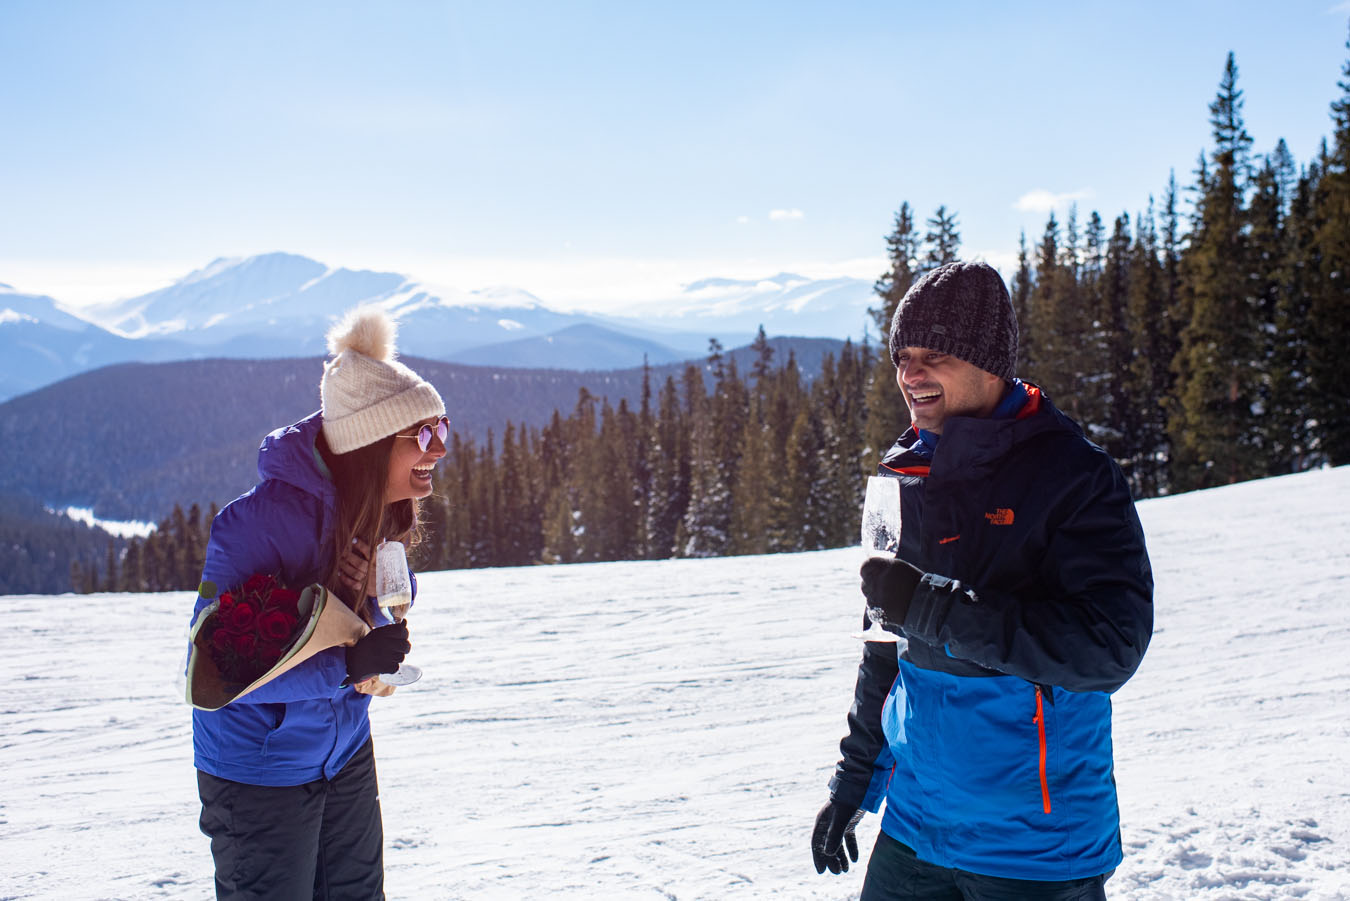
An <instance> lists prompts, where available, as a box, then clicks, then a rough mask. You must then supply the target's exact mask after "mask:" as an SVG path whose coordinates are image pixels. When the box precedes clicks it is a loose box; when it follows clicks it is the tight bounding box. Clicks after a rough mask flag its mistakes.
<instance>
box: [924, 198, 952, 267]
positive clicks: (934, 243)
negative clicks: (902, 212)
mask: <svg viewBox="0 0 1350 901" xmlns="http://www.w3.org/2000/svg"><path fill="white" fill-rule="evenodd" d="M927 225H928V231H927V233H925V234H924V236H923V240H924V243H925V244H927V245H928V251H927V252H926V253H925V254H924V266H923V269H924V271H925V272H926V271H928V270H929V269H936V268H937V267H939V266H943V265H945V264H947V263H954V262H956V260H957V254H958V253H959V252H960V249H961V233H960V231H959V229H958V228H957V223H956V211H955V210H953V211H952V212H951V213H948V212H947V207H946V206H945V205H944V206H940V207H938V208H937V211H936V212H935V213H933V218H931V219H929V220H928V223H927Z"/></svg>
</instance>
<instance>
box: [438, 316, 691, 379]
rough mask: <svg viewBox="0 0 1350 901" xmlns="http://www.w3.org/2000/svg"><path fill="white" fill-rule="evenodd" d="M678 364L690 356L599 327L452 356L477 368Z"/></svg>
mask: <svg viewBox="0 0 1350 901" xmlns="http://www.w3.org/2000/svg"><path fill="white" fill-rule="evenodd" d="M644 356H645V357H646V358H647V361H648V363H650V364H651V365H653V366H655V365H659V364H662V363H674V362H678V361H680V360H683V359H685V358H686V356H687V355H686V354H681V353H680V352H679V351H677V350H675V349H674V348H672V347H668V346H667V345H665V344H661V343H659V342H657V341H651V340H644V339H640V338H635V337H633V336H631V335H625V334H622V333H620V332H616V331H612V330H610V329H607V328H603V327H601V326H598V325H588V324H582V325H573V326H570V327H568V328H565V329H562V330H561V331H557V332H554V333H553V334H551V335H537V336H534V337H530V338H520V339H518V340H516V341H503V342H501V343H500V344H486V345H482V346H480V347H473V348H470V349H469V350H464V351H460V352H459V353H457V354H454V355H452V356H451V360H453V361H454V362H456V363H467V364H469V365H474V366H511V367H520V368H523V369H619V368H623V367H630V366H640V365H642V358H643V357H644Z"/></svg>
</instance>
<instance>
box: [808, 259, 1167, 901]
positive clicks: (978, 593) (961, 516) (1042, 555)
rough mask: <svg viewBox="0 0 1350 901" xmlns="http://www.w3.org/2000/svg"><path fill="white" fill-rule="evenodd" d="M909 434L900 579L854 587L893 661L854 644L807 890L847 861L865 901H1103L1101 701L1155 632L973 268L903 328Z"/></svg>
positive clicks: (890, 466)
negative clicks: (868, 826) (854, 672)
mask: <svg viewBox="0 0 1350 901" xmlns="http://www.w3.org/2000/svg"><path fill="white" fill-rule="evenodd" d="M890 351H891V358H892V360H893V361H894V362H895V365H896V380H897V382H898V383H899V386H900V393H901V395H902V396H903V397H904V400H905V403H906V405H907V406H908V407H909V413H910V419H911V421H912V427H911V428H910V429H909V430H908V431H906V432H905V434H904V435H903V436H901V438H900V439H899V441H897V442H896V444H895V446H894V447H892V448H891V450H890V451H889V452H888V453H887V454H886V455H885V457H884V458H883V460H882V463H881V465H880V467H879V470H878V471H879V474H881V475H886V476H891V477H893V478H896V479H898V480H899V481H900V489H901V490H900V494H901V510H902V516H901V521H902V523H903V530H902V533H901V540H900V552H899V557H898V559H896V560H885V559H873V560H869V561H867V563H866V564H864V566H863V569H862V582H863V593H864V595H866V597H867V605H868V607H869V608H870V609H871V610H872V611H873V612H874V615H877V616H878V617H879V618H880V619H881V620H882V622H881V625H882V626H883V627H884V628H885V629H887V630H889V631H891V632H893V633H895V634H896V635H897V637H898V641H897V643H895V644H889V643H883V642H868V643H867V644H866V645H864V651H863V659H862V664H861V666H860V667H859V670H858V681H857V687H856V689H855V698H854V704H853V707H852V709H851V710H850V712H849V716H848V728H849V731H848V735H847V736H845V738H844V739H843V741H842V742H840V750H841V751H842V753H843V759H842V760H841V761H840V762H839V764H838V766H837V767H836V770H835V774H834V777H833V778H832V779H831V780H830V800H829V803H827V804H826V805H825V807H824V808H822V809H821V811H820V813H819V814H818V815H817V817H816V823H815V828H814V830H813V832H812V842H811V845H812V853H813V856H814V859H815V865H816V869H817V871H818V872H822V873H823V872H824V871H825V870H826V869H829V870H830V872H832V873H838V872H841V871H843V870H847V869H848V862H849V859H850V858H851V859H852V860H855V861H856V860H857V859H858V846H857V838H856V837H855V834H854V828H855V827H856V825H857V823H858V821H859V820H860V819H861V818H862V813H863V811H864V810H870V811H876V810H877V809H878V808H879V807H880V805H881V801H882V800H883V798H884V799H885V801H886V810H885V814H884V815H883V817H882V821H881V833H880V835H879V836H878V838H877V843H876V846H875V848H874V849H873V851H872V856H871V858H870V860H869V861H868V867H867V876H866V878H865V880H864V883H863V890H862V899H863V901H886V899H901V898H904V899H944V901H945V899H951V901H992V899H999V901H1007V899H1022V898H1026V899H1042V901H1079V899H1102V898H1105V897H1106V895H1105V892H1104V889H1103V885H1104V883H1105V882H1106V880H1107V878H1108V877H1109V876H1110V875H1111V872H1112V871H1113V870H1114V869H1115V867H1116V866H1117V865H1118V864H1119V863H1120V860H1121V846H1120V814H1119V808H1118V806H1117V802H1116V790H1115V779H1114V775H1113V762H1112V752H1111V699H1110V694H1111V692H1113V691H1115V690H1116V689H1117V688H1119V687H1120V686H1121V685H1123V684H1124V683H1125V681H1126V680H1127V679H1129V678H1130V676H1131V675H1132V674H1133V673H1134V671H1135V669H1136V668H1137V667H1138V665H1139V662H1140V660H1141V659H1142V658H1143V656H1144V651H1145V650H1146V648H1147V647H1148V642H1149V638H1150V636H1151V634H1152V629H1153V601H1152V596H1153V578H1152V573H1151V570H1150V567H1149V561H1148V552H1147V550H1146V549H1145V547H1144V535H1143V531H1142V529H1141V528H1140V525H1139V519H1138V517H1137V516H1136V514H1135V510H1134V504H1133V502H1132V501H1131V499H1130V492H1129V489H1128V487H1127V485H1126V483H1125V479H1124V477H1123V476H1122V475H1121V472H1120V469H1119V467H1117V465H1116V463H1115V461H1114V460H1112V459H1111V457H1110V456H1109V455H1108V454H1106V453H1105V452H1104V451H1102V450H1101V448H1099V447H1097V446H1096V445H1094V444H1092V443H1091V442H1089V441H1088V440H1087V439H1086V438H1085V437H1084V435H1083V432H1082V430H1081V429H1080V428H1079V427H1078V425H1077V424H1075V423H1074V422H1073V421H1072V420H1070V419H1069V418H1068V417H1067V416H1065V415H1064V414H1063V413H1061V412H1060V411H1059V410H1058V409H1056V408H1055V406H1054V405H1053V404H1052V403H1051V402H1050V400H1049V398H1048V397H1047V396H1046V395H1045V394H1044V393H1043V392H1042V391H1041V390H1040V389H1039V388H1037V387H1036V386H1035V385H1032V384H1029V383H1026V382H1023V381H1021V380H1020V379H1017V378H1014V375H1013V371H1014V365H1015V361H1016V358H1017V320H1016V316H1015V314H1014V312H1013V308H1012V303H1011V300H1010V298H1009V296H1008V290H1007V287H1006V286H1005V285H1004V283H1003V279H1002V277H1001V276H1000V275H999V274H998V272H996V271H995V270H994V269H992V268H991V267H989V266H987V265H985V264H983V263H949V264H947V265H944V266H941V267H939V268H937V269H934V270H932V271H930V272H928V273H926V274H925V275H924V276H923V277H922V278H920V279H919V280H918V281H917V282H915V284H914V286H913V287H912V288H911V289H910V290H909V291H908V293H906V295H905V297H904V298H903V299H902V300H901V302H900V304H899V306H898V307H897V309H896V312H895V318H894V320H893V321H892V323H891V334H890Z"/></svg>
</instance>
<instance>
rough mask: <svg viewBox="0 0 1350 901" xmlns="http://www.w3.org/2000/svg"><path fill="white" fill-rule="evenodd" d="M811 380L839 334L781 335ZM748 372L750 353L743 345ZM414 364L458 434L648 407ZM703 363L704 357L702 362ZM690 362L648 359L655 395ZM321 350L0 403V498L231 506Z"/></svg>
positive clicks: (630, 372) (305, 385)
mask: <svg viewBox="0 0 1350 901" xmlns="http://www.w3.org/2000/svg"><path fill="white" fill-rule="evenodd" d="M770 343H771V344H772V345H773V346H774V347H775V352H776V356H775V359H774V362H775V364H778V363H781V362H782V361H783V360H784V359H785V358H786V356H787V353H788V351H789V350H791V351H792V352H793V353H794V354H795V355H796V359H797V362H798V366H799V368H800V369H801V370H802V372H803V375H804V376H805V377H806V378H808V379H810V378H814V377H815V376H816V375H817V374H818V373H819V372H820V367H821V363H822V361H823V360H824V358H825V355H826V354H831V353H834V354H837V353H838V351H839V349H840V348H841V347H842V346H843V342H841V341H836V340H833V339H829V338H775V339H771V342H770ZM732 356H734V357H735V358H736V360H737V366H738V367H740V368H741V369H742V370H745V369H748V367H749V366H750V363H751V353H750V351H749V349H748V348H741V349H738V350H736V351H735V352H733V354H732ZM403 359H404V361H405V362H406V363H407V364H408V365H410V366H412V367H413V368H414V369H415V370H417V371H418V372H419V373H421V374H422V375H423V376H424V377H425V378H427V379H428V380H429V381H431V382H432V384H434V385H435V386H436V387H437V389H438V390H439V391H440V392H441V394H442V396H443V397H444V398H445V401H446V406H447V408H448V410H449V414H450V418H451V420H452V422H453V425H454V428H455V430H456V431H458V432H459V433H461V434H463V435H468V436H472V437H474V438H475V439H477V440H482V439H483V438H484V437H485V436H486V435H487V432H488V430H489V429H492V430H494V431H495V432H496V433H497V434H498V435H500V434H501V431H502V428H503V427H504V425H505V424H506V422H507V421H508V420H509V421H511V422H514V423H517V424H518V423H520V422H525V423H527V424H529V425H534V426H542V425H544V424H545V423H547V421H548V419H549V417H550V416H551V415H552V413H553V411H554V410H555V409H559V410H562V411H564V412H566V411H570V410H571V409H572V408H573V407H574V406H575V405H576V400H577V393H578V391H579V390H580V389H581V388H583V387H585V388H586V389H587V390H589V391H590V392H591V393H592V394H595V395H597V396H601V397H607V398H608V399H609V400H610V402H611V403H613V404H615V405H617V404H618V402H619V400H620V399H627V400H628V401H629V403H630V404H637V403H638V402H639V399H640V396H641V390H642V368H641V367H640V366H639V367H632V368H628V369H620V370H613V371H589V372H578V371H568V370H557V369H501V368H488V367H482V366H465V365H460V364H455V363H442V362H438V361H435V360H426V359H421V358H417V357H404V358H403ZM701 362H702V361H700V364H701ZM684 365H685V364H684V363H668V364H665V365H662V366H653V367H652V382H653V384H652V390H653V392H654V393H656V392H658V391H659V389H660V386H661V384H662V383H663V382H664V381H665V379H666V377H667V376H671V375H673V376H676V377H677V378H678V376H679V374H680V372H681V371H682V370H683V367H684ZM322 372H323V364H322V359H321V358H319V357H311V358H306V359H281V360H224V359H212V360H193V361H186V362H175V363H126V364H119V365H115V366H108V367H105V368H102V369H99V370H95V371H93V372H87V373H82V374H80V375H77V376H74V377H72V378H68V379H66V380H64V381H61V382H58V383H57V384H54V385H49V386H47V387H45V388H42V389H39V390H37V391H34V392H32V393H30V394H26V395H23V396H21V397H16V398H13V399H11V400H9V401H7V402H5V403H3V404H0V494H8V495H14V496H18V497H28V498H32V499H34V500H37V501H39V502H41V503H44V504H47V505H49V506H52V507H56V508H59V507H65V506H77V507H92V508H93V510H94V513H95V515H96V516H98V517H100V518H102V519H113V520H123V519H139V520H151V521H158V520H160V519H162V518H163V517H164V516H166V515H167V514H168V512H169V511H170V510H172V508H173V505H174V504H175V503H182V504H190V503H193V502H198V503H201V504H202V505H203V506H205V505H206V504H209V503H210V502H212V501H214V502H215V503H217V504H224V503H226V502H228V501H230V500H232V499H233V498H235V497H237V496H238V495H239V494H240V493H242V492H243V491H245V490H247V489H248V488H249V487H251V486H252V485H253V483H254V482H255V481H256V468H255V467H256V464H257V448H258V444H259V442H260V441H261V439H262V437H263V436H264V435H265V434H267V433H268V432H269V431H271V430H272V429H274V428H277V427H278V426H281V425H286V424H288V423H291V422H294V421H296V420H297V419H300V418H301V417H303V416H305V415H307V414H308V413H310V412H312V411H313V410H315V409H316V408H317V407H318V405H319V390H318V386H319V378H320V376H321V374H322Z"/></svg>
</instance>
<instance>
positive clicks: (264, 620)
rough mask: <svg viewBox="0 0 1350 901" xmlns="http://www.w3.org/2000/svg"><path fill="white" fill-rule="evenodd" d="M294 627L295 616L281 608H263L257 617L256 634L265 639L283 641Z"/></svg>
mask: <svg viewBox="0 0 1350 901" xmlns="http://www.w3.org/2000/svg"><path fill="white" fill-rule="evenodd" d="M294 629H295V618H294V617H291V616H287V615H286V613H285V611H282V610H265V611H263V613H262V614H261V615H260V616H259V617H258V635H260V636H261V637H262V638H263V639H265V640H267V641H274V642H275V641H284V640H285V639H287V638H289V637H290V635H291V631H292V630H294Z"/></svg>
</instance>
